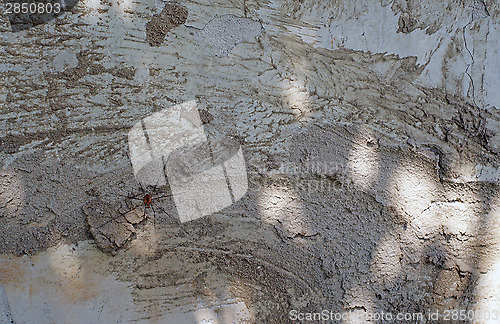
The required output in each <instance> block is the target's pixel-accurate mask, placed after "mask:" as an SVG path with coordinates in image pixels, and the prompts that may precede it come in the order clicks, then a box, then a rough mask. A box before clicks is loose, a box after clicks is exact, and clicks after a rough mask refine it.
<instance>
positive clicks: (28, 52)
mask: <svg viewBox="0 0 500 324" xmlns="http://www.w3.org/2000/svg"><path fill="white" fill-rule="evenodd" d="M178 5H181V6H182V8H184V9H182V8H181V7H176V6H178ZM499 10H500V8H499V7H498V4H496V3H494V2H493V1H485V2H484V3H483V2H480V1H475V2H467V3H463V2H462V1H445V2H442V1H427V2H425V3H423V2H422V3H419V2H415V1H375V0H373V1H372V0H370V1H351V2H348V3H344V2H338V1H328V2H327V1H324V2H320V1H316V0H311V1H304V2H297V1H288V2H286V3H284V2H281V1H232V2H231V1H225V0H221V1H216V2H214V1H205V2H203V1H201V2H190V1H184V2H182V3H179V4H175V5H172V4H167V6H164V3H162V2H161V1H141V2H136V1H121V2H119V3H118V2H115V1H111V2H104V1H90V0H88V1H87V0H86V1H81V2H79V3H78V4H77V5H76V6H75V8H74V9H73V10H72V11H71V12H68V13H66V14H65V15H63V16H61V17H59V18H57V19H55V20H53V21H51V22H49V23H46V24H43V25H38V26H35V27H33V28H29V29H27V30H24V31H20V32H17V33H13V32H11V29H10V25H9V20H8V19H7V17H6V16H5V15H3V16H0V17H1V19H2V20H1V26H2V27H1V30H2V32H1V33H0V42H1V47H0V58H1V60H0V62H1V63H0V74H1V76H2V78H0V138H1V141H0V162H1V170H0V225H1V226H0V252H2V253H4V255H2V258H1V259H0V261H1V262H0V274H1V277H0V285H3V286H4V287H5V291H6V295H7V297H8V299H9V304H10V305H9V306H10V311H11V313H12V317H13V319H14V321H15V322H16V323H29V322H32V321H33V320H34V319H37V320H38V321H39V322H47V323H51V322H57V323H64V322H67V320H68V317H67V316H69V315H68V314H69V313H71V314H78V315H75V317H74V318H73V320H74V321H75V322H79V323H84V322H85V320H88V319H89V318H93V319H95V320H98V321H104V322H106V321H109V322H116V321H123V322H128V321H154V320H158V321H163V322H171V323H175V322H176V321H177V322H178V321H180V320H181V319H182V321H184V322H190V321H191V322H200V321H201V319H203V318H205V319H207V318H211V317H210V316H212V317H213V318H216V319H217V320H218V321H219V322H221V323H226V322H227V323H230V322H231V318H233V319H232V320H233V321H236V322H242V321H243V319H246V320H248V321H250V322H259V323H281V322H289V321H290V311H292V310H297V311H300V312H302V313H307V312H318V311H321V310H323V309H327V310H332V311H334V312H339V313H346V314H347V313H352V314H354V315H353V317H352V318H351V319H350V320H345V321H343V323H358V322H359V320H357V319H356V317H354V316H358V315H359V316H367V315H370V314H375V313H377V312H382V311H383V312H391V313H393V314H397V313H398V312H403V313H408V312H415V313H418V312H426V314H428V313H429V310H431V311H436V310H439V311H441V312H444V311H445V310H446V309H463V310H472V311H474V312H475V314H484V313H485V312H487V311H490V312H493V311H495V310H496V311H498V305H499V304H500V301H499V299H498V298H499V296H500V286H499V285H500V283H499V282H500V281H499V276H498V273H499V271H500V270H499V269H500V258H499V252H498V251H499V245H500V193H499V191H498V189H499V188H498V181H499V163H500V160H499V156H498V153H499V143H500V141H499V136H500V135H499V128H500V123H499V113H498V108H497V107H498V106H499V104H500V97H498V94H497V92H496V90H495V89H498V86H499V84H500V78H498V75H500V73H497V72H498V69H499V68H498V64H497V62H498V59H499V57H498V55H499V54H498V51H497V49H498V45H499V41H500V38H499V30H500V29H499V25H498V21H499V20H498V18H499V15H500V11H499ZM2 11H3V10H2ZM185 11H187V17H185ZM236 26H237V27H236ZM189 100H196V101H197V102H198V106H199V109H200V111H202V112H203V113H202V114H203V119H204V128H205V131H206V133H207V134H208V135H209V136H210V137H212V138H216V139H217V138H224V136H230V137H232V138H233V139H236V140H238V141H239V143H240V144H241V147H242V149H243V155H244V158H245V162H246V167H247V172H248V181H249V189H248V192H247V194H246V195H245V196H244V197H243V198H242V199H241V200H240V201H238V202H236V203H235V204H233V205H232V206H229V207H227V208H225V209H223V210H221V211H220V212H217V213H215V214H213V215H210V216H207V217H205V218H202V219H198V220H195V221H191V222H188V223H185V224H182V229H183V230H181V229H180V228H179V226H178V224H177V223H176V222H174V221H173V220H172V219H171V218H169V217H167V215H166V214H165V213H163V212H157V213H155V214H154V215H153V214H152V213H151V211H148V214H147V215H146V216H148V217H147V218H148V220H146V221H144V220H143V221H142V222H140V223H138V222H137V221H136V222H135V223H134V222H129V223H127V224H126V223H123V224H122V223H120V224H121V225H117V227H115V228H114V229H113V228H111V229H110V230H109V231H108V232H106V233H102V236H100V237H95V235H96V234H95V233H96V232H95V231H94V232H92V231H90V228H89V226H92V223H89V219H95V217H97V216H98V215H99V214H98V212H99V211H105V212H106V213H109V215H110V216H112V215H114V214H115V215H119V213H126V212H129V211H130V210H131V209H132V210H137V215H144V211H143V208H142V207H141V206H140V204H138V203H137V202H136V201H133V200H130V199H126V198H124V197H123V195H131V194H134V195H137V196H138V197H139V196H140V195H141V194H142V195H143V193H142V192H141V190H140V188H139V186H138V184H137V182H136V180H135V179H134V175H133V172H132V167H131V165H130V161H129V159H128V157H127V149H128V148H127V146H128V143H127V133H128V131H129V129H130V128H131V127H132V126H133V125H134V124H136V123H137V122H140V121H141V119H143V118H145V117H147V116H149V115H151V114H152V113H154V112H157V111H160V110H162V109H168V107H170V106H172V105H175V104H180V103H183V102H186V101H189ZM167 192H168V191H167ZM153 198H154V197H153ZM139 203H140V202H139ZM156 203H157V204H159V205H161V207H162V209H163V210H164V211H165V212H168V213H169V214H172V215H174V216H175V206H174V204H173V201H172V200H171V199H162V200H161V201H158V202H156ZM136 207H137V209H135V208H136ZM141 208H142V209H141ZM96 215H97V216H96ZM93 217H94V218H93ZM153 217H154V219H155V223H156V226H155V227H153V225H152V218H153ZM131 224H133V226H132V225H131ZM118 226H122V227H120V228H118ZM117 231H119V232H117ZM92 234H94V236H92ZM99 235H101V234H99ZM94 239H96V240H94ZM94 242H96V243H94ZM98 248H101V249H104V250H106V251H108V252H109V251H112V254H113V255H111V254H109V253H108V254H103V253H101V252H99V250H98ZM21 255H25V256H22V257H21ZM26 255H30V256H26ZM28 264H32V266H31V268H30V267H29V266H28ZM27 269H32V270H30V271H28V270H27ZM33 269H34V270H33ZM68 269H72V270H71V271H70V270H68ZM29 287H31V288H32V290H29V291H31V292H30V293H29V294H26V293H25V291H28V288H29ZM33 287H35V288H36V287H38V288H36V289H33ZM100 287H101V288H100ZM102 287H106V289H103V288H102ZM47 291H50V292H53V294H52V295H51V296H52V297H50V301H47V302H46V303H45V304H44V303H43V300H44V298H43V297H41V296H43V295H44V294H45V293H44V292H47ZM200 300H201V301H202V302H203V306H200V305H199V304H198V303H199V302H200ZM26 303H31V305H33V306H32V307H31V308H30V309H26V307H25V306H24V305H26ZM239 303H243V305H244V307H243V308H242V310H241V312H242V313H240V315H235V314H237V313H238V312H240V306H241V305H242V304H239ZM41 305H45V306H43V307H42V306H41ZM235 305H236V306H235ZM200 309H201V310H203V312H201V313H200ZM99 310H100V311H101V312H100V313H99ZM100 314H102V315H100ZM200 314H201V315H200ZM207 314H208V315H207ZM89 316H95V318H94V317H89ZM101 316H102V317H101ZM238 316H240V317H238ZM426 316H427V315H426ZM200 318H201V319H200ZM339 322H342V321H339ZM372 322H376V321H372ZM409 322H412V321H409ZM413 322H414V321H413ZM422 322H432V321H431V320H430V319H429V318H428V317H424V319H423V320H422ZM478 322H479V323H494V320H493V318H489V319H485V318H482V319H479V321H478Z"/></svg>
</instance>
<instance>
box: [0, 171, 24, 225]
mask: <svg viewBox="0 0 500 324" xmlns="http://www.w3.org/2000/svg"><path fill="white" fill-rule="evenodd" d="M22 179H23V177H22V176H21V175H20V174H19V173H17V172H14V171H12V172H11V173H3V174H0V189H1V190H0V215H2V214H3V212H1V210H2V209H5V210H6V211H7V213H6V216H8V217H12V214H13V213H15V212H16V211H17V210H18V209H19V207H20V206H22V205H23V203H24V201H25V199H26V192H25V188H24V184H23V182H22Z"/></svg>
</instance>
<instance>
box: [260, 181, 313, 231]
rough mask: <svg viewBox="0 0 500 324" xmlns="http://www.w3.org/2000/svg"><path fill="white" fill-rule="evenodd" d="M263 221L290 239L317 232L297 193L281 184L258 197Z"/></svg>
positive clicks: (271, 187) (262, 192)
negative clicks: (306, 214)
mask: <svg viewBox="0 0 500 324" xmlns="http://www.w3.org/2000/svg"><path fill="white" fill-rule="evenodd" d="M258 202H259V211H260V214H261V219H262V221H264V222H266V223H269V224H272V225H275V226H276V228H277V229H278V231H279V232H280V233H281V234H282V235H284V236H286V237H288V238H293V237H295V236H296V235H299V234H300V235H302V236H311V235H314V234H315V231H314V229H313V227H312V225H311V224H310V222H309V221H308V220H307V219H306V218H305V217H304V215H305V211H304V208H303V206H302V203H301V201H300V199H299V198H298V197H297V195H296V194H295V192H294V191H293V190H292V189H290V188H288V187H286V186H284V185H281V184H279V185H278V184H270V185H267V186H266V187H264V188H263V189H262V190H261V192H260V193H259V197H258Z"/></svg>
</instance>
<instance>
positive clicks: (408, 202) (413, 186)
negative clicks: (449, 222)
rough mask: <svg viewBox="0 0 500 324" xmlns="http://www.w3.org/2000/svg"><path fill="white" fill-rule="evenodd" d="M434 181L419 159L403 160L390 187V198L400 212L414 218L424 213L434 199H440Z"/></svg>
mask: <svg viewBox="0 0 500 324" xmlns="http://www.w3.org/2000/svg"><path fill="white" fill-rule="evenodd" d="M434 181H435V180H434V178H433V176H432V175H431V174H430V172H429V171H427V170H425V169H424V168H423V167H422V166H419V165H418V161H408V160H407V161H401V163H400V166H399V167H398V168H397V169H396V170H395V172H394V176H393V179H392V181H391V186H390V188H389V192H390V195H391V197H390V200H391V202H392V203H393V204H394V206H396V208H397V209H398V210H399V211H400V212H402V213H403V214H404V215H408V216H410V215H411V218H412V219H413V218H414V217H415V216H419V215H422V213H423V212H424V211H425V210H426V209H427V208H428V207H429V206H430V205H431V202H432V201H435V200H438V199H437V192H436V190H437V189H436V184H435V182H434ZM429 216H430V215H429ZM412 219H409V221H411V220H412Z"/></svg>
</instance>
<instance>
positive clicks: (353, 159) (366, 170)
mask: <svg viewBox="0 0 500 324" xmlns="http://www.w3.org/2000/svg"><path fill="white" fill-rule="evenodd" d="M367 136H368V138H371V137H372V134H371V130H369V129H365V130H360V131H359V132H358V134H357V137H356V138H355V139H354V141H353V145H352V147H351V151H350V153H349V161H348V163H347V164H348V168H349V171H350V173H351V176H352V179H353V181H354V183H355V184H357V185H359V186H361V187H362V188H363V189H368V188H369V187H370V185H371V184H372V183H373V181H374V180H375V179H376V177H377V174H378V169H379V165H380V161H379V157H378V151H377V148H376V146H375V144H373V142H372V141H371V140H369V141H367V140H366V138H367Z"/></svg>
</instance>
